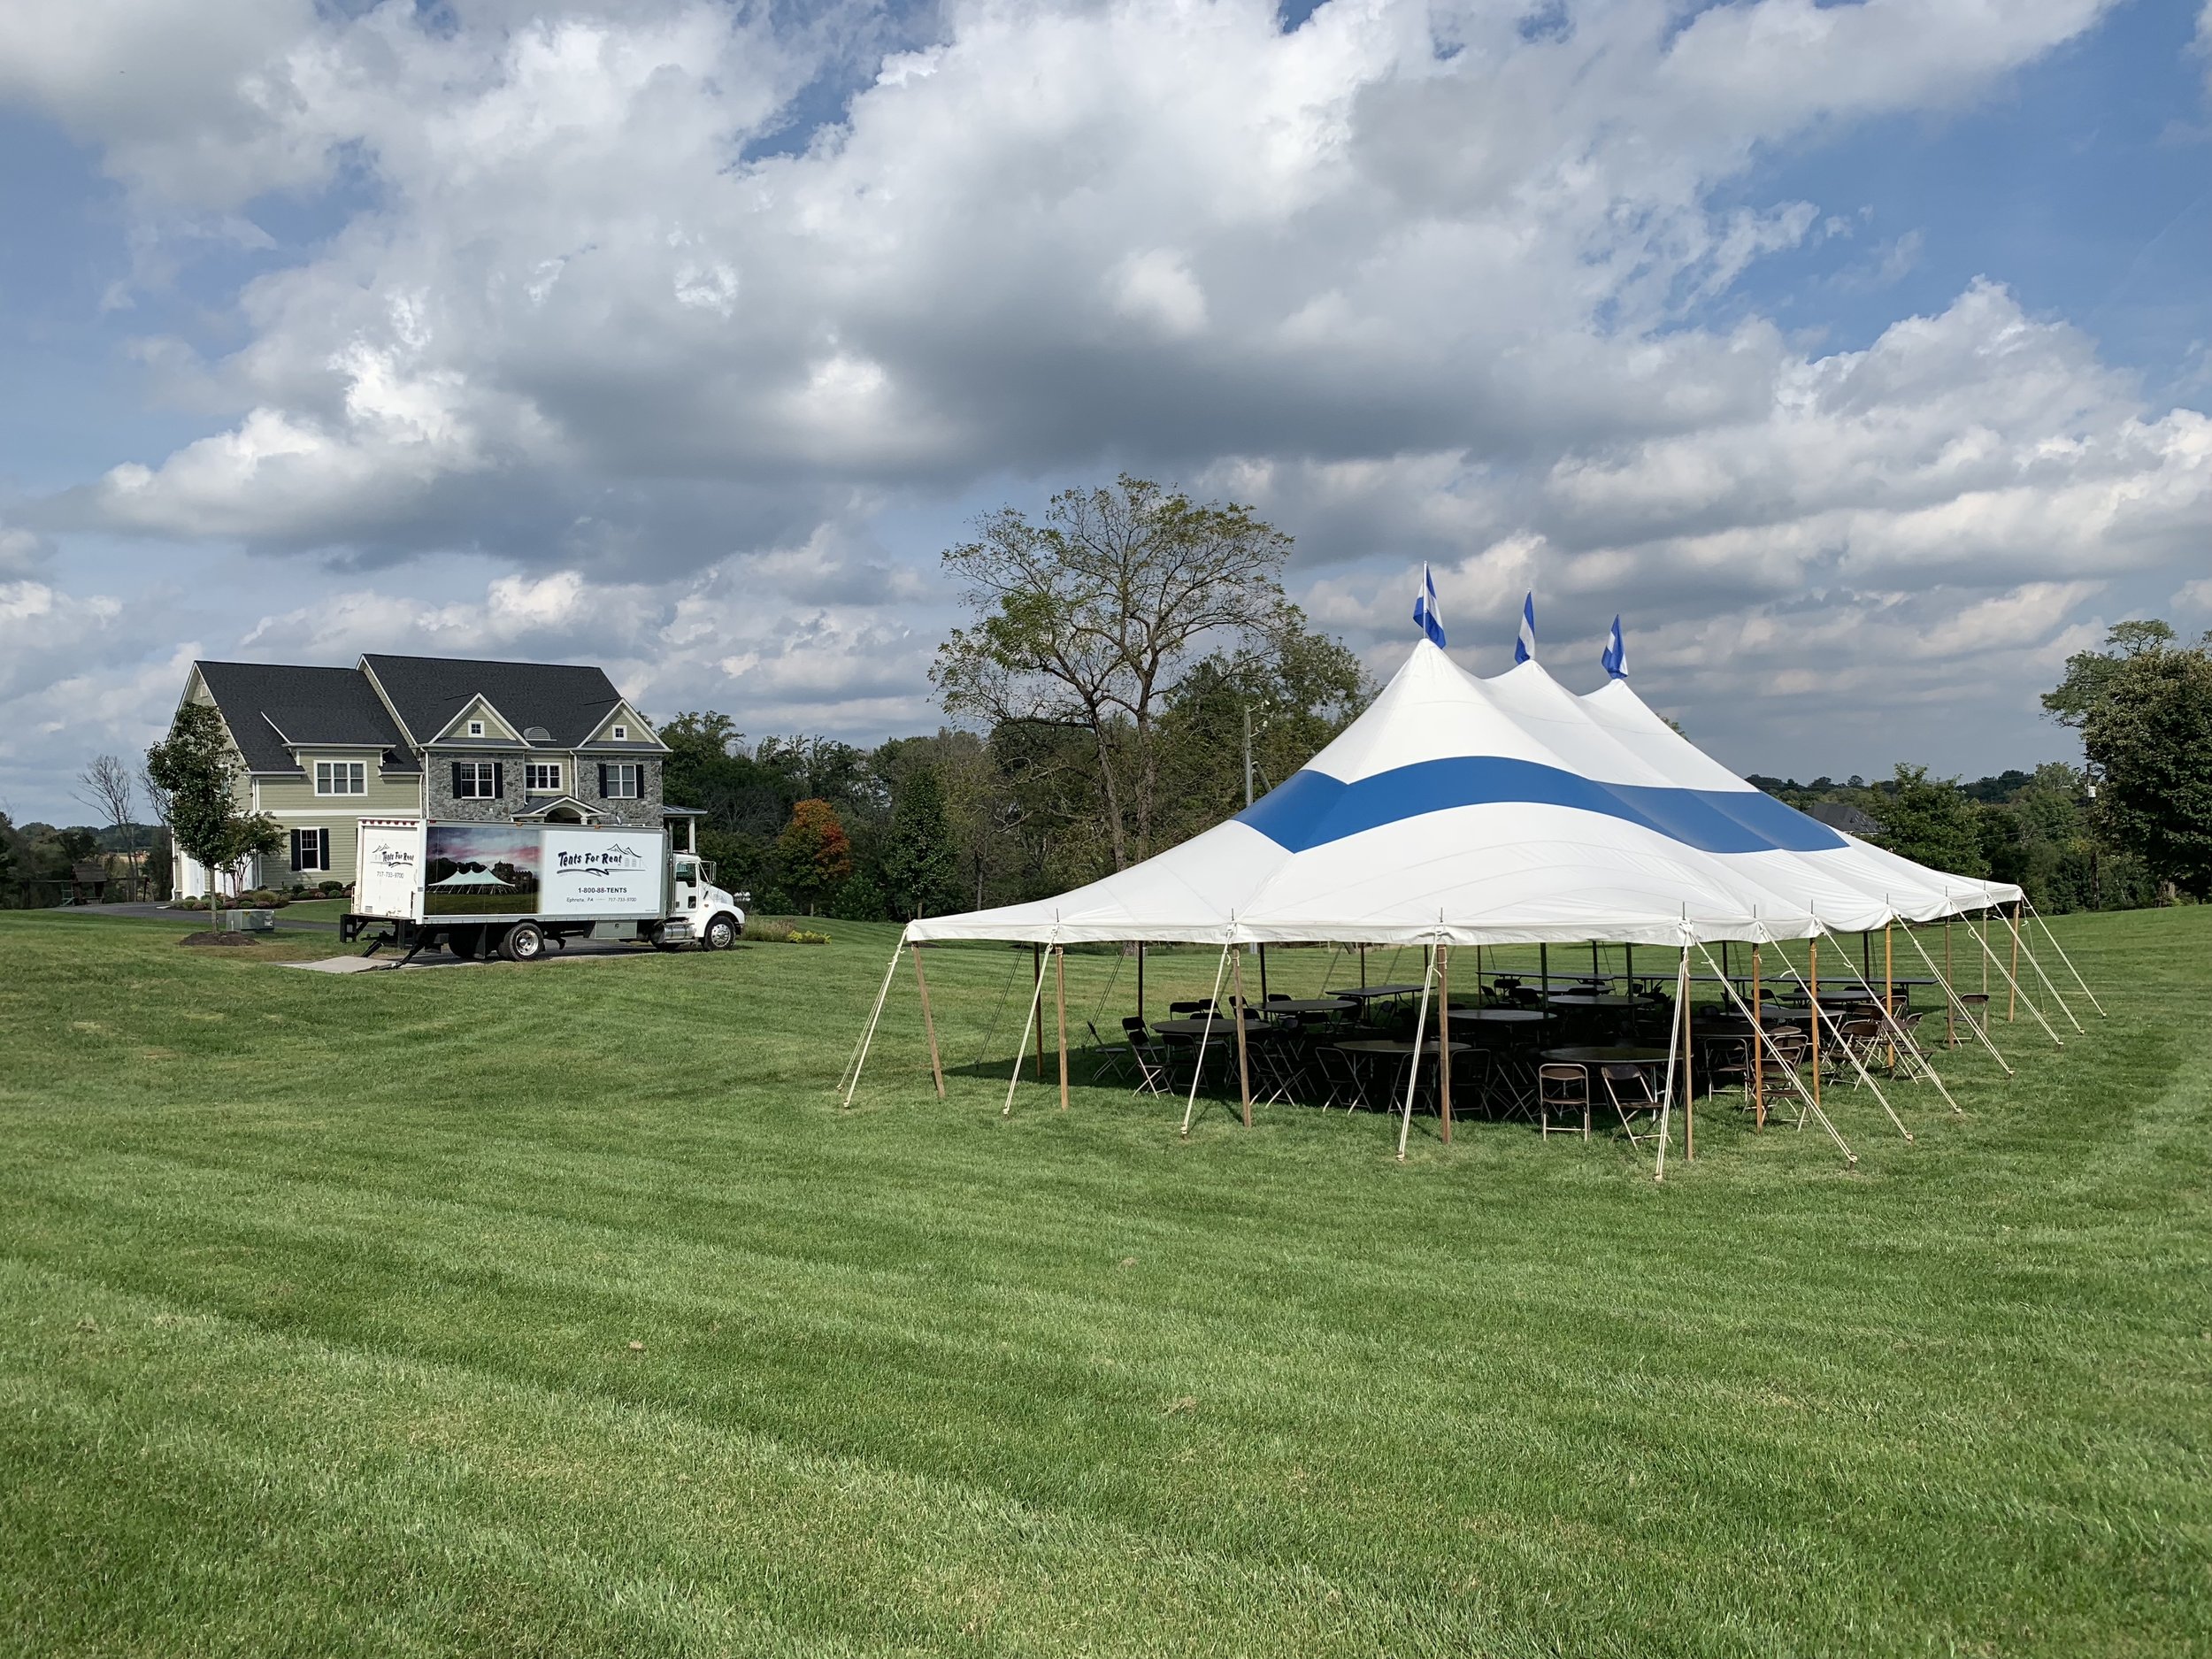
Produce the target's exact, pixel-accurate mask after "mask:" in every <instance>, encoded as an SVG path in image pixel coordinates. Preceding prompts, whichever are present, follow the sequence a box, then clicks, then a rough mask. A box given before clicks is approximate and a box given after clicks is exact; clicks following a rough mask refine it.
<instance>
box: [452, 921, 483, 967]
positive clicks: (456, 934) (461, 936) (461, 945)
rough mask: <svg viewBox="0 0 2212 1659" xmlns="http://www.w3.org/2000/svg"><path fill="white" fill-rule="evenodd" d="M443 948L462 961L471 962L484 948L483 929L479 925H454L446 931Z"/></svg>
mask: <svg viewBox="0 0 2212 1659" xmlns="http://www.w3.org/2000/svg"><path fill="white" fill-rule="evenodd" d="M445 948H446V949H448V950H449V951H451V952H452V953H453V954H454V955H455V956H458V957H460V959H461V960H462V961H464V962H473V961H475V960H476V957H477V956H478V954H479V953H480V951H482V949H484V930H483V929H482V928H480V927H455V928H450V929H449V930H448V931H447V933H446V936H445Z"/></svg>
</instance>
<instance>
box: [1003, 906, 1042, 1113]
mask: <svg viewBox="0 0 2212 1659" xmlns="http://www.w3.org/2000/svg"><path fill="white" fill-rule="evenodd" d="M1032 949H1035V948H1034V947H1033V948H1032ZM1044 1000H1045V976H1044V970H1043V969H1042V968H1039V969H1038V971H1037V985H1036V988H1035V989H1034V990H1033V991H1031V992H1030V994H1029V1013H1028V1015H1027V1016H1026V1017H1025V1018H1024V1019H1023V1020H1022V1040H1021V1041H1020V1042H1019V1043H1018V1044H1017V1045H1015V1048H1014V1070H1013V1071H1012V1072H1011V1074H1010V1075H1009V1076H1008V1078H1007V1079H1006V1104H1005V1105H1003V1106H1002V1107H1000V1108H999V1112H998V1115H999V1116H1000V1117H1002V1118H1011V1117H1012V1116H1013V1115H1014V1090H1015V1088H1016V1087H1018V1085H1019V1084H1020V1082H1021V1080H1022V1059H1023V1057H1024V1050H1025V1049H1026V1048H1028V1047H1029V1028H1030V1027H1031V1026H1032V1025H1038V1026H1040V1029H1039V1031H1038V1033H1037V1081H1039V1082H1040V1083H1041V1082H1043V1081H1044V1080H1045V1060H1044V1041H1045V1034H1044V1032H1043V1030H1042V1029H1041V1022H1040V1021H1039V1019H1038V1018H1037V1016H1038V1013H1039V1012H1040V1011H1041V1010H1042V1008H1043V1007H1044Z"/></svg>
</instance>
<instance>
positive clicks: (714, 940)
mask: <svg viewBox="0 0 2212 1659" xmlns="http://www.w3.org/2000/svg"><path fill="white" fill-rule="evenodd" d="M699 942H700V943H701V944H703V945H704V946H705V947H706V948H707V949H709V950H729V949H733V948H734V947H735V946H736V944H737V918H735V917H734V916H732V915H731V914H730V913H729V912H728V911H727V910H722V911H720V912H718V913H717V915H716V916H715V918H714V919H713V920H711V921H710V922H709V923H708V924H707V930H706V932H705V933H702V934H701V935H700V936H699Z"/></svg>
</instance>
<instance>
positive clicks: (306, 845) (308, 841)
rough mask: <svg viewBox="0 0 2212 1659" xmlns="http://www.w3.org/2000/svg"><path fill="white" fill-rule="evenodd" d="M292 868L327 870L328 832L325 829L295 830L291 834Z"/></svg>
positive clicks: (328, 859) (328, 862)
mask: <svg viewBox="0 0 2212 1659" xmlns="http://www.w3.org/2000/svg"><path fill="white" fill-rule="evenodd" d="M292 868H293V869H295V870H327V869H329V868H330V832H329V831H328V830H326V829H296V830H294V831H293V832H292Z"/></svg>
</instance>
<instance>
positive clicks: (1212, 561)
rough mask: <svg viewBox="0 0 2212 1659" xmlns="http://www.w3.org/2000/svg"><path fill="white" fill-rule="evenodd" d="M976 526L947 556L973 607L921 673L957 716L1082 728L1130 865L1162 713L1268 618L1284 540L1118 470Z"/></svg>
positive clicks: (1280, 606) (1149, 799)
mask: <svg viewBox="0 0 2212 1659" xmlns="http://www.w3.org/2000/svg"><path fill="white" fill-rule="evenodd" d="M978 530H979V534H978V535H977V538H976V539H975V540H974V541H969V542H964V543H963V544H962V545H960V546H958V547H956V548H953V549H950V550H949V551H948V552H947V553H946V554H945V556H944V561H945V565H946V568H947V569H949V570H950V571H951V572H953V573H954V574H955V575H956V576H957V577H958V578H959V579H960V581H961V583H962V585H963V589H964V591H963V594H962V598H963V600H964V602H965V603H966V604H967V605H968V607H969V609H970V611H971V612H972V616H973V620H972V624H971V626H968V627H965V628H961V629H956V630H955V631H954V633H953V635H952V637H951V638H950V639H949V640H948V641H945V643H944V644H943V646H942V647H941V648H940V649H939V651H938V654H937V662H936V665H935V666H934V667H933V669H932V670H931V678H932V679H933V680H934V681H935V682H936V685H937V687H938V692H939V695H941V697H942V699H943V702H944V705H945V709H946V711H947V712H948V713H949V714H952V715H954V716H955V717H956V718H958V717H964V718H977V719H980V720H982V721H985V722H987V723H988V724H989V725H990V726H991V727H992V728H993V729H994V730H995V731H999V732H1004V731H1005V730H1006V729H1007V728H1009V727H1021V726H1033V727H1048V728H1058V729H1060V730H1063V731H1066V732H1071V733H1079V734H1080V735H1081V738H1082V740H1083V741H1082V743H1081V749H1082V752H1083V753H1084V755H1085V757H1086V764H1087V765H1088V766H1089V767H1090V768H1091V769H1092V770H1093V772H1094V777H1095V782H1096V787H1097V792H1098V793H1097V797H1096V798H1097V803H1098V811H1099V815H1100V817H1101V818H1102V819H1103V821H1104V827H1105V831H1106V835H1107V839H1108V841H1109V843H1110V848H1111V852H1112V858H1113V864H1114V867H1115V868H1116V869H1125V868H1126V867H1127V866H1128V865H1130V864H1133V863H1135V862H1137V861H1138V860H1140V859H1142V858H1144V857H1145V856H1148V853H1149V852H1150V850H1151V846H1152V837H1153V831H1154V827H1155V824H1156V816H1157V815H1156V807H1157V803H1158V794H1159V787H1160V777H1161V755H1160V745H1159V726H1160V720H1161V716H1162V714H1163V712H1164V710H1165V708H1166V707H1167V704H1168V703H1169V701H1170V699H1171V695H1172V693H1173V691H1174V689H1175V687H1177V686H1178V685H1179V683H1180V680H1181V677H1182V675H1183V673H1184V672H1186V671H1187V669H1188V668H1189V666H1190V665H1191V664H1194V663H1195V662H1196V661H1198V660H1200V659H1201V658H1202V657H1204V656H1205V655H1207V654H1208V653H1210V652H1215V651H1220V650H1229V651H1234V650H1236V649H1240V648H1241V647H1243V646H1244V645H1245V644H1246V643H1247V642H1248V641H1252V640H1254V639H1257V638H1260V637H1263V636H1267V635H1271V634H1274V633H1276V632H1278V631H1279V627H1280V625H1281V623H1282V619H1283V615H1284V611H1285V608H1286V601H1285V599H1284V596H1283V589H1282V572H1283V565H1284V563H1285V561H1286V559H1287V558H1288V557H1289V556H1290V538H1289V537H1288V536H1286V535H1285V534H1282V533H1281V532H1280V531H1279V530H1277V529H1275V528H1274V527H1273V526H1271V525H1269V524H1267V523H1265V522H1263V520H1262V519H1260V518H1256V517H1255V516H1254V514H1253V511H1252V510H1251V509H1250V508H1249V507H1245V506H1240V505H1238V504H1237V503H1234V502H1194V501H1193V500H1192V499H1191V498H1190V497H1189V496H1188V495H1186V494H1184V493H1183V492H1182V491H1181V490H1179V489H1171V488H1163V487H1161V486H1160V485H1157V484H1155V483H1151V482H1149V481H1148V480H1144V479H1140V478H1132V477H1129V476H1128V475H1127V474H1124V475H1122V476H1121V477H1120V478H1118V479H1117V480H1115V481H1114V483H1113V484H1112V485H1111V486H1109V487H1107V488H1098V489H1087V490H1068V491H1065V492H1064V493H1062V494H1061V495H1056V496H1054V497H1053V499H1052V502H1051V504H1050V505H1049V506H1048V508H1047V509H1046V511H1045V513H1044V518H1043V522H1041V523H1033V522H1031V520H1030V519H1029V518H1027V517H1025V515H1024V514H1022V513H1020V512H1018V511H1015V510H1014V509H1012V508H1008V509H1006V510H1004V511H1001V512H997V513H995V514H993V515H991V516H990V517H989V518H985V519H984V520H983V521H982V522H981V524H980V525H979V526H978ZM1060 752H1062V753H1065V752H1066V751H1065V749H1062V750H1061V751H1060Z"/></svg>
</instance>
